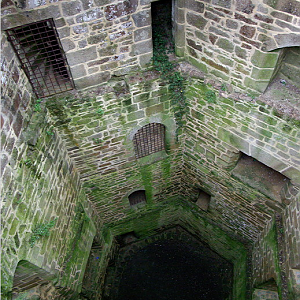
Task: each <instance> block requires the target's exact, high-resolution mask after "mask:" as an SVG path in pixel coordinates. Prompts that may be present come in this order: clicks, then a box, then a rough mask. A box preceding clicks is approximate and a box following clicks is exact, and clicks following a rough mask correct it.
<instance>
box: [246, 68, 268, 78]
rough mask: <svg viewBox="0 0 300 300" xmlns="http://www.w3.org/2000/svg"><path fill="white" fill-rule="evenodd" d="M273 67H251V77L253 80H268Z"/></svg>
mask: <svg viewBox="0 0 300 300" xmlns="http://www.w3.org/2000/svg"><path fill="white" fill-rule="evenodd" d="M273 72H274V69H258V68H253V69H252V72H251V77H252V78H253V79H254V80H269V79H270V78H271V77H272V74H273Z"/></svg>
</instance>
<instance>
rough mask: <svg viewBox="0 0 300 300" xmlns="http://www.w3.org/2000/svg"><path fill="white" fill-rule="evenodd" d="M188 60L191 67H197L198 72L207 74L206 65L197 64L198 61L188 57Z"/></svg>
mask: <svg viewBox="0 0 300 300" xmlns="http://www.w3.org/2000/svg"><path fill="white" fill-rule="evenodd" d="M188 60H189V62H190V63H191V64H192V65H193V66H195V67H197V68H198V69H199V70H200V71H202V72H204V73H207V72H208V70H207V66H206V64H204V63H202V62H199V60H198V59H194V58H192V57H189V58H188Z"/></svg>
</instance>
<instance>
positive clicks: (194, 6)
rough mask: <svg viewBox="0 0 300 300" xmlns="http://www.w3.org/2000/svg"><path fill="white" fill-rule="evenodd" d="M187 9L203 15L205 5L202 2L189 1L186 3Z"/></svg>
mask: <svg viewBox="0 0 300 300" xmlns="http://www.w3.org/2000/svg"><path fill="white" fill-rule="evenodd" d="M185 5H186V8H188V9H191V10H193V11H195V12H198V13H203V11H204V4H203V3H202V2H198V1H195V0H188V1H186V4H185Z"/></svg>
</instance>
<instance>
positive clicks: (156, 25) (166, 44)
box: [151, 0, 174, 55]
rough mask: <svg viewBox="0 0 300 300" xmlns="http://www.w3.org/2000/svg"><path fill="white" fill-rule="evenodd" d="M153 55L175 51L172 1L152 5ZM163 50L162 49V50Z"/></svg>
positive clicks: (161, 0) (163, 0)
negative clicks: (166, 50)
mask: <svg viewBox="0 0 300 300" xmlns="http://www.w3.org/2000/svg"><path fill="white" fill-rule="evenodd" d="M151 16H152V39H153V55H155V53H156V52H157V51H161V50H165V49H170V50H171V49H172V50H173V49H174V39H173V22H172V1H171V0H160V1H155V2H152V3H151ZM161 48H162V49H161Z"/></svg>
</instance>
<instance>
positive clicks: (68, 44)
mask: <svg viewBox="0 0 300 300" xmlns="http://www.w3.org/2000/svg"><path fill="white" fill-rule="evenodd" d="M61 44H62V47H63V49H64V51H65V52H68V51H70V50H73V49H75V47H76V46H75V44H74V42H73V41H72V40H71V39H62V40H61Z"/></svg>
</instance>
